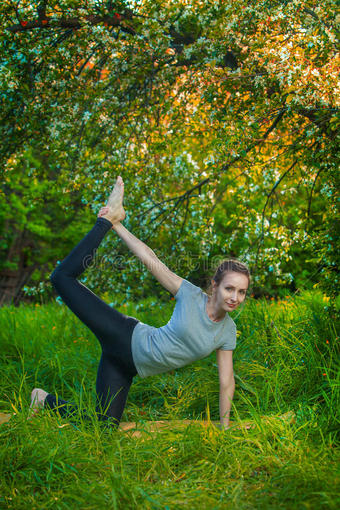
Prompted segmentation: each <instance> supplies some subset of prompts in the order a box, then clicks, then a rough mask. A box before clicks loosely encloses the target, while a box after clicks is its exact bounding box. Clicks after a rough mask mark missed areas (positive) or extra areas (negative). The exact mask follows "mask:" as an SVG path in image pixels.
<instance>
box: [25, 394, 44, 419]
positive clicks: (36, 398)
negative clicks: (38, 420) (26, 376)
mask: <svg viewBox="0 0 340 510" xmlns="http://www.w3.org/2000/svg"><path fill="white" fill-rule="evenodd" d="M47 395H48V393H47V391H44V390H42V389H40V388H34V390H33V391H32V393H31V405H30V410H29V415H28V418H27V419H28V420H30V419H31V418H33V416H35V415H36V414H37V413H38V412H39V409H42V408H43V407H44V402H45V398H46V396H47Z"/></svg>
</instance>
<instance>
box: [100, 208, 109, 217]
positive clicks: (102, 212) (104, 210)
mask: <svg viewBox="0 0 340 510" xmlns="http://www.w3.org/2000/svg"><path fill="white" fill-rule="evenodd" d="M108 212H109V208H108V207H106V206H105V207H102V208H101V209H100V211H99V213H98V218H101V217H102V216H104V215H105V214H107V213H108Z"/></svg>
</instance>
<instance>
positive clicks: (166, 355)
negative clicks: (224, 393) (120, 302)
mask: <svg viewBox="0 0 340 510" xmlns="http://www.w3.org/2000/svg"><path fill="white" fill-rule="evenodd" d="M175 299H176V305H175V308H174V311H173V314H172V316H171V319H170V320H169V322H168V323H167V324H166V325H165V326H162V327H161V328H155V327H153V326H149V325H147V324H144V323H143V322H138V324H137V325H136V326H135V328H134V330H133V334H132V357H133V360H134V363H135V365H136V369H137V372H138V375H140V376H141V377H148V376H150V375H155V374H160V373H162V372H167V371H169V370H172V369H174V368H179V367H183V366H184V365H188V364H189V363H192V362H193V361H196V360H198V359H201V358H205V357H206V356H208V355H209V354H210V353H211V352H212V351H213V350H215V349H222V350H234V349H235V347H236V326H235V323H234V321H233V320H232V318H231V317H230V316H229V315H228V313H226V315H225V317H224V319H223V320H222V321H219V322H214V321H212V320H211V319H210V318H209V316H208V314H207V312H206V304H207V300H208V296H207V294H206V293H205V292H203V291H202V290H201V289H200V288H199V287H196V285H193V284H192V283H190V282H188V281H187V280H184V279H183V281H182V283H181V286H180V288H179V290H178V292H177V294H176V295H175Z"/></svg>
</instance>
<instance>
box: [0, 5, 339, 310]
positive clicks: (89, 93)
mask: <svg viewBox="0 0 340 510" xmlns="http://www.w3.org/2000/svg"><path fill="white" fill-rule="evenodd" d="M334 7H335V2H334V1H333V0H327V1H325V2H323V3H322V4H321V5H318V6H315V5H314V4H313V5H312V4H311V3H310V2H300V1H297V2H276V3H275V5H272V4H270V5H269V4H268V3H266V2H255V1H251V2H244V1H243V0H238V1H236V2H229V3H228V2H210V1H201V0H197V1H196V0H195V1H192V2H189V3H188V2H186V1H185V2H184V1H183V2H182V1H180V2H166V3H164V2H159V1H156V2H154V1H152V2H150V1H147V0H143V1H141V2H121V1H119V2H97V1H89V2H86V5H84V2H81V1H76V0H75V1H72V2H71V1H70V0H63V1H61V2H58V3H57V4H47V5H46V18H44V19H45V24H43V22H42V21H41V19H43V18H41V15H40V14H39V15H38V10H37V8H38V4H37V3H33V2H20V3H19V4H18V9H17V11H16V10H15V5H14V4H13V3H11V2H9V1H6V2H3V3H2V4H1V6H0V13H1V14H3V18H4V23H3V28H4V30H3V32H2V34H1V36H0V49H1V54H3V55H6V58H4V59H3V62H2V68H1V75H0V100H1V117H0V120H1V122H0V136H1V139H2V140H3V144H2V147H1V148H0V159H1V168H2V177H3V179H2V185H1V188H0V191H1V193H0V206H1V207H0V208H1V212H0V233H1V238H4V241H3V242H2V248H3V250H2V252H1V256H0V271H1V270H4V271H5V270H7V269H8V268H11V269H12V270H13V269H14V268H16V269H17V271H18V273H20V278H19V280H22V281H26V278H25V277H24V276H25V275H26V276H27V277H28V278H29V284H28V282H26V283H27V285H26V284H25V285H26V287H27V289H29V288H30V287H31V290H27V292H30V293H34V292H35V291H36V292H38V290H37V287H36V282H38V281H39V278H40V280H44V279H45V281H46V279H47V277H48V274H49V272H50V270H51V268H53V266H54V265H55V263H56V261H57V260H58V259H61V258H64V257H65V256H66V254H67V251H68V250H69V249H71V247H72V246H73V245H74V242H75V240H76V239H80V238H81V236H80V234H81V233H85V232H86V230H87V229H88V228H89V227H90V225H91V224H92V223H93V221H94V219H95V216H96V212H97V211H98V209H99V207H100V206H102V205H103V204H104V202H105V200H106V197H107V196H108V193H109V190H110V187H111V186H112V184H113V182H114V178H115V177H116V175H118V174H121V175H122V176H123V178H124V181H125V183H126V190H127V196H126V208H127V211H128V218H127V220H126V226H127V227H128V228H131V229H132V230H133V232H134V233H135V234H136V235H137V236H139V237H141V238H142V239H143V240H146V241H147V242H150V244H152V248H154V249H155V250H156V251H157V252H158V253H159V255H160V256H161V258H163V260H164V261H165V262H166V263H167V264H168V265H170V266H171V267H172V268H173V269H174V270H178V271H180V274H181V275H182V276H184V277H188V276H189V275H190V277H192V278H195V279H197V281H202V280H203V279H205V278H206V277H207V275H208V273H209V271H210V269H211V267H210V266H209V268H207V267H206V265H207V264H206V261H211V262H212V263H213V260H214V258H216V257H217V256H218V257H224V256H228V255H234V256H237V257H239V258H240V259H242V260H245V261H247V262H248V263H249V265H250V266H251V269H252V272H253V275H254V290H255V292H256V294H257V295H263V294H264V295H283V294H284V293H285V289H286V288H287V286H288V287H289V288H290V289H291V290H293V291H294V290H296V289H297V288H310V287H312V286H313V285H315V284H317V283H318V282H320V285H321V286H322V287H323V288H324V289H326V291H327V293H328V294H329V295H332V296H333V297H334V296H336V295H337V293H338V290H339V281H338V279H337V277H336V275H335V272H336V268H337V264H338V259H337V253H338V249H337V245H336V238H335V235H334V239H333V238H332V239H330V238H329V235H330V232H332V233H333V231H334V229H335V226H336V218H337V215H338V202H337V200H336V190H337V187H338V177H337V170H338V166H339V151H338V147H339V110H338V100H337V96H336V90H335V88H334V83H335V82H336V80H337V78H338V72H337V68H336V59H335V58H334V54H335V51H336V37H337V32H336V30H337V28H336V26H337V23H338V19H337V18H336V9H335V8H334ZM62 13H63V14H62ZM64 19H68V20H73V21H74V20H77V24H76V25H74V24H73V25H72V23H71V21H70V25H69V26H67V27H65V25H63V20H64ZM39 20H40V21H39ZM34 23H38V26H34V27H32V24H33V25H34ZM199 184H201V186H199V187H198V185H199ZM71 225H74V226H71ZM334 233H335V232H334ZM78 234H79V235H78ZM22 245H23V246H24V252H23V255H24V256H23V257H21V256H20V253H21V251H22V249H23V247H22ZM113 249H114V250H115V257H122V256H124V257H125V256H126V254H125V252H124V248H122V247H121V246H120V245H115V244H114V246H113ZM103 250H104V251H105V253H106V254H107V255H108V257H112V255H111V253H112V239H108V240H107V241H106V242H104V243H103ZM109 254H110V255H109ZM178 259H180V260H181V261H182V262H181V265H178V264H177V260H178ZM197 266H198V267H197ZM193 267H196V269H193ZM25 271H26V273H25ZM21 273H25V275H22V274H21ZM109 274H110V272H109V271H104V272H103V273H101V274H99V273H97V274H94V272H93V273H92V275H91V279H90V281H91V284H93V285H94V287H95V288H97V289H100V290H101V291H104V284H106V282H107V281H109ZM21 276H22V277H21ZM137 281H140V279H139V280H137ZM142 282H143V286H144V282H145V287H144V289H141V288H140V287H141V286H140V284H137V285H136V277H135V269H134V268H132V270H131V271H130V270H129V269H128V270H127V272H126V280H125V282H124V283H125V284H126V288H133V289H134V291H135V292H136V293H137V295H139V296H143V292H145V295H146V293H147V292H148V291H149V289H150V288H151V282H149V280H148V276H147V275H145V274H143V275H142ZM34 287H36V289H34ZM45 287H46V286H45ZM136 287H137V288H136ZM113 289H114V285H113V284H112V285H111V287H110V286H109V288H108V289H107V290H109V291H113ZM19 290H20V289H19ZM122 290H123V288H119V289H117V291H118V292H121V291H122ZM18 292H19V291H18ZM128 295H129V294H127V296H128ZM17 301H18V300H17ZM19 301H20V299H19Z"/></svg>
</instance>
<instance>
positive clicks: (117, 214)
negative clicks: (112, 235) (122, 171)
mask: <svg viewBox="0 0 340 510" xmlns="http://www.w3.org/2000/svg"><path fill="white" fill-rule="evenodd" d="M123 197H124V182H123V179H122V178H121V176H120V175H119V176H118V177H117V180H116V184H115V185H114V187H113V190H112V191H111V195H110V196H109V199H108V201H107V204H106V206H105V207H103V208H102V209H101V210H100V212H99V214H98V217H99V218H106V219H107V220H109V221H111V223H112V224H114V223H118V222H119V221H123V219H124V218H125V211H124V208H123Z"/></svg>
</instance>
